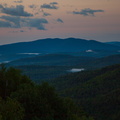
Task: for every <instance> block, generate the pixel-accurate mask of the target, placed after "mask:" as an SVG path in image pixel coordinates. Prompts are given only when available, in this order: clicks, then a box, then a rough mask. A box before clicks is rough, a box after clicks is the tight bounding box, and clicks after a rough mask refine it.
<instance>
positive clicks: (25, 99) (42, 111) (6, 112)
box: [0, 66, 89, 120]
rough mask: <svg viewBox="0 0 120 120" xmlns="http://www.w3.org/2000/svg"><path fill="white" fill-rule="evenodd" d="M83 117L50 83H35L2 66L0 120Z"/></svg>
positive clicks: (72, 119)
mask: <svg viewBox="0 0 120 120" xmlns="http://www.w3.org/2000/svg"><path fill="white" fill-rule="evenodd" d="M83 116H86V114H85V113H84V112H83V111H82V110H80V109H79V108H78V107H77V106H76V105H75V104H74V102H73V101H72V100H70V99H65V98H62V97H60V96H59V95H58V94H57V93H56V91H55V89H54V88H53V87H51V86H50V85H49V84H48V83H42V84H40V85H37V84H33V83H32V82H31V80H30V79H29V78H28V77H26V76H24V75H22V74H21V72H20V71H19V70H17V69H15V68H8V69H7V68H5V67H4V66H2V67H1V70H0V120H83ZM86 118H87V119H88V120H89V117H87V116H86Z"/></svg>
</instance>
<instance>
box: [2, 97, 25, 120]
mask: <svg viewBox="0 0 120 120" xmlns="http://www.w3.org/2000/svg"><path fill="white" fill-rule="evenodd" d="M23 116H24V109H23V108H22V107H21V105H20V103H19V102H18V101H16V100H13V99H11V98H7V99H6V101H4V100H2V99H1V98H0V120H22V119H23Z"/></svg>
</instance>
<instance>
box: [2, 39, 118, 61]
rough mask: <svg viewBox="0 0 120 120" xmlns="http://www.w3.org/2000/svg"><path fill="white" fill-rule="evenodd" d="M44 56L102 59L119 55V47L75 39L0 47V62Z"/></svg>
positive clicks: (38, 41) (47, 40)
mask: <svg viewBox="0 0 120 120" xmlns="http://www.w3.org/2000/svg"><path fill="white" fill-rule="evenodd" d="M45 54H68V55H74V56H91V57H104V56H109V55H113V54H120V46H118V45H116V44H110V43H102V42H98V41H95V40H85V39H77V38H66V39H59V38H54V39H51V38H47V39H40V40H36V41H32V42H20V43H14V44H7V45H1V46H0V55H1V56H0V62H4V61H6V62H8V61H12V60H16V59H19V58H26V57H33V56H36V55H45Z"/></svg>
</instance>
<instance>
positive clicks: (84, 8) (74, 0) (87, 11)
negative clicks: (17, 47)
mask: <svg viewBox="0 0 120 120" xmlns="http://www.w3.org/2000/svg"><path fill="white" fill-rule="evenodd" d="M119 5H120V0H0V45H3V44H9V43H16V42H26V41H33V40H37V39H44V38H68V37H75V38H83V39H88V40H97V41H100V42H109V41H120V12H119V11H120V7H119Z"/></svg>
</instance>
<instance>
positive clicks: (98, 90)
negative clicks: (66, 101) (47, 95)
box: [51, 64, 120, 120]
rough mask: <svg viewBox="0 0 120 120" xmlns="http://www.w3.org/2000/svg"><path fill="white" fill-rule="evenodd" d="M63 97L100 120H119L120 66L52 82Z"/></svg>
mask: <svg viewBox="0 0 120 120" xmlns="http://www.w3.org/2000/svg"><path fill="white" fill-rule="evenodd" d="M51 82H52V85H54V86H55V87H56V88H57V90H58V91H59V92H60V94H61V95H63V96H67V97H71V98H73V99H74V100H75V101H76V103H77V104H79V105H80V106H82V107H83V108H84V109H85V111H87V112H88V113H89V114H91V115H92V116H94V117H95V118H97V119H98V120H115V119H116V120H117V119H119V112H120V90H119V88H120V65H119V64H118V65H114V66H108V67H106V68H102V69H100V70H94V71H83V72H80V73H73V74H70V75H66V76H63V77H59V78H58V79H54V80H52V81H51Z"/></svg>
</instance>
